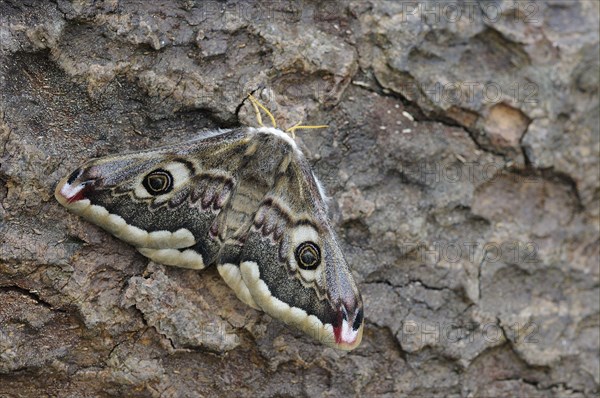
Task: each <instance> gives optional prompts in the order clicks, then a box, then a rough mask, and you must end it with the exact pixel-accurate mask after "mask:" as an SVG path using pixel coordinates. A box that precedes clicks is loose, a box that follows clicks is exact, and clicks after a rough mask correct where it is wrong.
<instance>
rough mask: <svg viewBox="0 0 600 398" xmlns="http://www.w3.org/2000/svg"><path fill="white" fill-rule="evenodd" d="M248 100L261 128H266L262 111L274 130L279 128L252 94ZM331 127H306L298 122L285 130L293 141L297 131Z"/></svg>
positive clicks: (323, 125)
mask: <svg viewBox="0 0 600 398" xmlns="http://www.w3.org/2000/svg"><path fill="white" fill-rule="evenodd" d="M248 99H249V100H250V103H251V104H252V107H253V108H254V112H255V114H256V121H257V122H258V124H259V126H260V127H264V124H263V121H262V116H261V115H260V111H261V110H262V111H263V112H265V114H266V115H267V116H268V117H269V119H271V124H272V126H273V128H277V122H276V121H275V117H274V116H273V114H272V113H271V112H270V111H269V110H268V109H267V108H266V107H265V106H264V105H263V104H261V103H260V102H259V101H258V100H257V99H256V98H255V97H254V96H253V95H252V94H248ZM327 127H329V126H328V125H326V124H322V125H319V126H304V125H302V122H298V123H296V124H294V125H293V126H292V127H289V128H287V129H286V130H285V132H286V133H289V134H290V135H291V136H292V138H293V139H296V130H309V129H324V128H327Z"/></svg>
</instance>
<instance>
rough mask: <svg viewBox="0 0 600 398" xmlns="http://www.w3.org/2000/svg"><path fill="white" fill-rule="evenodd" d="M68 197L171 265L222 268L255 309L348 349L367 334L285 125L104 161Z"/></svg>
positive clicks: (63, 190)
mask: <svg viewBox="0 0 600 398" xmlns="http://www.w3.org/2000/svg"><path fill="white" fill-rule="evenodd" d="M55 196H56V198H57V200H58V201H59V202H60V203H61V204H62V205H64V206H65V207H67V208H68V209H69V210H71V211H72V212H74V213H76V214H78V215H80V216H82V217H84V218H86V219H87V220H89V221H91V222H92V223H94V224H97V225H99V226H101V227H102V228H104V229H106V230H107V231H109V232H110V233H112V234H113V235H115V236H116V237H118V238H120V239H122V240H124V241H126V242H128V243H130V244H131V245H133V246H135V247H136V248H137V249H138V250H139V251H140V253H142V254H143V255H144V256H146V257H148V258H150V259H152V260H154V261H156V262H160V263H163V264H166V265H173V266H178V267H185V268H192V269H202V268H204V267H205V266H209V265H213V264H214V265H217V267H218V270H219V273H220V274H221V276H222V277H223V279H224V280H225V282H226V283H227V284H228V285H229V286H230V287H231V288H232V289H233V290H234V291H235V293H236V295H237V296H238V297H239V298H240V299H241V300H242V301H243V302H245V303H246V304H248V305H250V306H252V307H254V308H256V309H262V310H264V311H265V312H267V313H268V314H270V315H271V316H273V317H275V318H278V319H280V320H282V321H284V322H286V323H288V324H290V325H293V326H295V327H297V328H299V329H301V330H303V331H304V332H306V333H308V334H309V335H311V336H313V337H315V338H316V339H318V340H319V341H321V342H323V343H325V344H327V345H329V346H332V347H335V348H341V349H346V350H349V349H353V348H355V347H356V346H357V345H358V344H359V343H360V340H361V338H362V330H363V306H362V299H361V296H360V293H359V292H358V289H357V287H356V284H355V283H354V280H353V278H352V275H351V273H350V270H349V268H348V265H347V263H346V260H345V259H344V256H343V254H342V252H341V250H340V247H339V244H338V243H337V241H336V238H335V235H334V233H333V230H332V228H331V226H330V224H329V221H328V219H327V209H326V203H325V200H324V196H323V193H322V189H321V188H320V185H319V183H318V181H317V180H316V178H315V177H314V175H313V173H312V171H311V170H310V167H309V165H308V162H307V161H306V159H305V158H304V156H303V155H302V153H301V152H300V150H299V149H298V147H297V146H296V144H295V142H294V141H293V140H292V139H291V138H290V137H289V136H287V135H286V134H285V133H283V132H282V131H280V130H277V129H273V128H259V129H253V128H243V129H234V130H221V131H215V132H208V133H205V134H204V135H202V136H200V137H199V138H197V139H195V140H192V141H188V142H185V143H182V144H178V145H173V146H168V147H163V148H158V149H155V150H148V151H142V152H137V153H130V154H125V155H118V156H108V157H105V158H99V159H94V160H91V161H89V162H87V163H86V164H84V165H83V166H81V167H80V168H78V169H77V170H75V171H74V172H73V173H71V174H70V175H69V176H67V177H65V178H63V179H62V180H61V181H60V182H59V184H58V186H57V188H56V192H55Z"/></svg>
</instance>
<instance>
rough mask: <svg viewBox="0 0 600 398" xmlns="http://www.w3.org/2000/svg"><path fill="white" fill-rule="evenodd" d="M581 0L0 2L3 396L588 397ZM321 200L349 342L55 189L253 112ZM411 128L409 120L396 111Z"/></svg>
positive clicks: (593, 162)
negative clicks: (342, 347) (250, 96)
mask: <svg viewBox="0 0 600 398" xmlns="http://www.w3.org/2000/svg"><path fill="white" fill-rule="evenodd" d="M598 15H599V6H598V2H596V1H580V2H576V1H551V2H541V1H522V2H517V3H515V2H513V1H493V2H445V3H441V2H428V3H423V2H401V1H341V2H337V3H333V2H325V1H308V0H306V1H276V2H267V3H263V5H262V6H257V5H255V4H254V3H251V2H240V1H223V2H220V1H219V2H216V1H212V2H201V1H193V0H187V1H142V0H139V1H117V0H112V1H111V0H107V1H97V2H92V1H89V0H88V1H85V0H81V1H72V2H69V1H64V0H57V1H41V0H40V1H17V0H15V1H0V50H1V53H0V56H1V60H0V95H1V97H0V99H1V102H0V115H1V117H2V118H1V120H0V159H1V167H0V217H1V224H0V234H1V243H0V397H40V396H59V397H123V396H137V397H159V396H160V397H195V396H252V397H254V396H307V397H319V396H331V397H350V396H370V397H371V396H372V397H379V396H385V397H395V396H409V395H410V396H427V397H429V396H433V397H442V396H449V397H483V396H487V397H497V396H527V397H588V396H598V391H599V387H598V385H599V383H600V376H599V372H600V368H599V355H598V349H599V345H600V344H599V338H600V337H599V322H600V320H599V305H600V300H599V285H598V280H599V264H598V262H599V255H598V250H599V226H598V223H599V213H600V206H599V196H600V195H599V185H600V183H599V169H598V161H599V153H598V152H599V148H598V145H599V140H598V136H599V128H598V123H599V114H598V76H599V74H600V73H599V61H598V57H599V50H598V48H599V44H598V43H599V39H598V24H599V18H598ZM257 88H263V89H264V90H263V97H262V98H263V101H264V102H265V103H266V105H267V106H268V107H269V108H271V109H272V110H273V112H274V113H275V114H276V115H277V116H278V118H279V122H280V123H281V124H282V125H291V124H293V123H295V122H298V121H301V120H302V121H305V122H307V123H313V124H321V123H327V124H328V125H329V126H330V127H329V128H328V129H326V130H319V131H313V132H307V133H301V134H300V137H299V139H298V141H299V143H300V145H302V147H303V148H304V150H305V152H306V153H307V156H309V158H310V160H311V163H312V164H313V165H314V168H315V171H316V174H317V175H318V176H320V178H321V179H322V181H323V183H324V185H325V187H326V189H327V191H328V193H329V194H330V195H331V196H332V201H331V214H332V218H333V220H334V224H335V225H336V228H337V231H338V233H339V235H340V240H341V242H342V245H343V248H344V251H345V253H346V256H347V258H348V261H349V263H350V264H351V266H352V268H353V270H354V273H355V277H356V279H357V281H358V283H359V285H360V288H361V291H362V293H363V296H364V301H365V307H366V310H365V313H366V328H365V336H364V339H363V343H362V345H361V346H360V347H359V348H358V349H356V350H355V351H353V352H350V353H345V352H338V351H335V350H332V349H330V348H325V347H323V346H320V345H318V344H316V343H315V342H313V341H312V340H310V339H309V338H308V337H306V336H304V335H303V334H302V333H299V332H297V331H294V330H290V329H288V328H287V327H286V326H285V325H283V324H282V323H280V322H278V321H277V320H273V319H271V318H270V317H269V316H266V315H264V314H261V313H259V312H257V311H254V310H252V309H250V308H248V307H246V306H244V305H243V304H241V303H240V302H239V301H238V300H237V299H236V298H235V296H234V294H233V293H232V292H231V291H230V290H229V289H228V288H227V287H226V285H225V284H224V283H223V282H222V281H221V280H220V278H219V276H218V274H217V273H216V272H215V270H207V271H204V272H195V271H189V270H181V269H174V268H168V267H164V266H161V265H157V264H148V261H147V260H146V259H145V258H143V257H142V256H141V255H140V254H138V253H137V252H136V251H135V250H134V249H133V248H132V247H130V246H128V245H126V244H124V243H122V242H120V241H118V240H117V239H114V238H112V237H111V236H109V235H108V234H107V233H105V232H103V231H102V230H100V229H99V228H97V227H94V226H92V225H90V224H88V223H86V222H84V221H82V220H81V219H79V218H78V217H76V216H73V215H71V214H69V213H68V212H67V211H66V210H65V209H64V208H62V207H61V206H59V204H58V203H57V202H56V201H55V200H54V199H53V196H52V193H53V189H54V186H55V184H56V182H57V181H58V179H59V178H60V177H62V176H63V175H65V174H66V173H68V172H70V171H71V170H72V169H73V168H75V167H77V165H79V164H80V163H82V162H83V161H85V160H86V159H88V158H90V157H94V156H101V155H107V154H111V153H116V152H120V151H124V150H135V149H138V148H148V147H152V146H157V145H160V144H166V143H173V142H176V141H178V140H185V139H189V138H191V137H193V136H194V135H195V134H196V133H197V132H198V131H199V130H201V129H203V128H214V127H230V126H238V125H243V124H247V123H254V120H253V117H252V116H251V115H250V114H249V113H248V112H247V110H246V108H245V107H242V106H241V104H242V100H243V97H244V95H245V94H246V93H248V92H249V91H253V90H255V89H257ZM413 118H414V120H411V119H413Z"/></svg>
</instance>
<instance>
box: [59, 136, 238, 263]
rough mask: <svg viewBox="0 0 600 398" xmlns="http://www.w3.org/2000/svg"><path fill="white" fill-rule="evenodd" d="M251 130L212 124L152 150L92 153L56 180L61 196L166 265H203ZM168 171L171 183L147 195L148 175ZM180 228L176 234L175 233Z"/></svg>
mask: <svg viewBox="0 0 600 398" xmlns="http://www.w3.org/2000/svg"><path fill="white" fill-rule="evenodd" d="M249 141H250V140H249V137H248V136H247V133H246V131H245V130H244V129H240V130H228V131H218V132H210V133H208V134H205V135H202V136H200V137H199V138H198V139H195V140H192V141H188V142H185V143H182V144H178V145H173V146H167V147H162V148H158V149H154V150H147V151H140V152H135V153H129V154H123V155H117V156H108V157H105V158H100V159H92V160H90V161H88V162H87V163H86V164H84V165H83V166H81V167H80V168H78V169H77V170H75V171H74V172H73V173H72V174H71V175H70V176H68V177H65V178H64V179H63V180H61V182H59V184H58V186H57V189H56V197H57V199H58V200H59V202H61V203H62V204H63V205H65V206H66V207H67V208H69V209H70V210H72V211H73V212H75V213H77V214H79V215H81V216H83V217H84V218H86V219H88V220H90V221H92V222H94V223H95V224H97V225H99V226H101V227H103V228H105V229H107V230H108V231H109V232H111V233H113V234H114V235H115V236H117V237H119V238H120V239H122V240H124V241H126V242H128V243H130V244H132V245H133V246H135V247H137V248H138V250H139V251H140V252H141V253H142V254H144V255H146V256H147V257H149V258H151V259H153V260H156V261H158V262H161V263H164V264H167V265H177V266H184V267H189V268H203V267H204V266H206V265H209V264H211V263H214V262H215V261H216V260H217V258H218V255H219V252H220V249H221V244H220V242H219V241H218V240H217V239H214V236H215V235H217V234H218V225H216V224H215V222H216V221H218V216H219V214H221V212H222V211H223V208H224V207H225V206H226V204H227V202H228V201H229V200H230V198H231V195H232V193H233V191H234V190H235V185H236V184H237V180H236V178H235V175H236V173H237V170H239V169H240V168H243V162H244V158H243V156H240V154H243V153H244V151H245V150H246V147H247V145H248V143H249ZM154 170H165V171H166V172H168V173H169V174H170V176H171V177H172V181H173V188H172V189H171V190H170V191H169V192H167V193H165V194H162V195H156V196H153V195H150V194H148V192H147V190H145V189H144V187H143V179H144V178H145V176H148V175H149V173H151V172H152V171H154ZM175 234H179V235H175Z"/></svg>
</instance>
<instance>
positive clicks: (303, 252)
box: [294, 241, 321, 271]
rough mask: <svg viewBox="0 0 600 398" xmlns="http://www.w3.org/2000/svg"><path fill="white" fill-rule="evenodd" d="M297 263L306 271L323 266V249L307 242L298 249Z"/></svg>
mask: <svg viewBox="0 0 600 398" xmlns="http://www.w3.org/2000/svg"><path fill="white" fill-rule="evenodd" d="M294 255H295V257H296V263H297V264H298V266H299V267H300V268H302V269H304V270H309V271H311V270H314V269H316V268H317V267H318V266H319V264H321V249H319V246H317V244H316V243H313V242H310V241H306V242H302V243H300V244H299V245H298V247H296V250H295V252H294Z"/></svg>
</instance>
